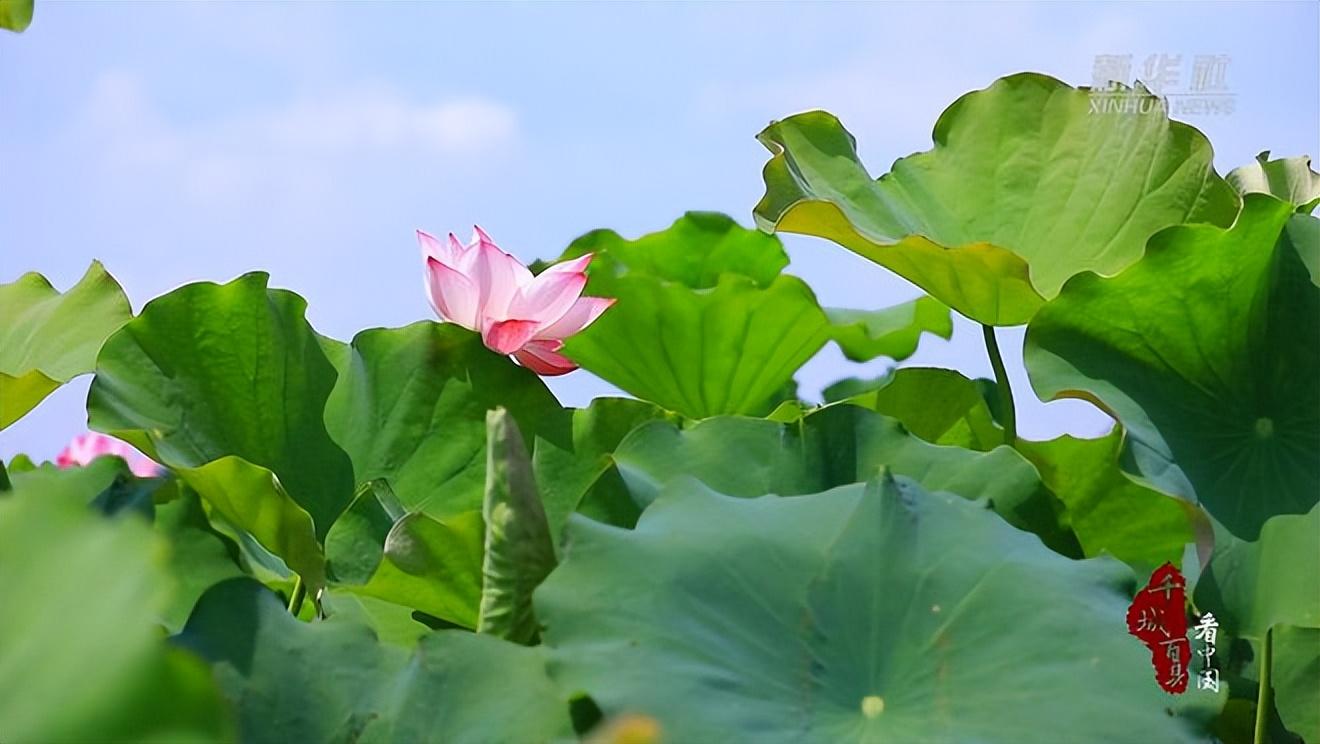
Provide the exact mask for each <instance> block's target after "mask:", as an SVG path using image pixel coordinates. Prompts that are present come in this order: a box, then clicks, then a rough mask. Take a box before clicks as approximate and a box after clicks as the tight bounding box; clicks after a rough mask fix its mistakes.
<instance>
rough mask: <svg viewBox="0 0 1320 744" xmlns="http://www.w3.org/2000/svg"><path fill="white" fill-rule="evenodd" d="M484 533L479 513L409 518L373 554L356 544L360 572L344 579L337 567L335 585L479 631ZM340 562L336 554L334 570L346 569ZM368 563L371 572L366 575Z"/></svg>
mask: <svg viewBox="0 0 1320 744" xmlns="http://www.w3.org/2000/svg"><path fill="white" fill-rule="evenodd" d="M484 535H485V527H484V525H483V524H482V520H481V512H479V511H475V510H474V511H469V512H463V513H461V514H454V515H452V516H448V517H445V518H444V519H433V518H431V517H429V516H427V515H425V514H422V513H420V512H415V513H412V514H407V515H405V516H403V517H402V518H400V519H399V520H398V521H396V522H394V523H393V524H392V525H391V526H390V527H389V529H388V531H386V532H385V534H384V537H383V542H382V543H381V544H380V545H379V546H377V547H375V549H374V550H375V555H374V556H372V555H371V554H370V553H363V552H360V551H362V550H363V549H364V547H365V545H366V543H359V544H358V545H356V546H355V547H354V549H355V550H356V551H359V552H357V553H355V556H356V558H357V560H358V568H357V571H355V573H354V574H352V575H348V576H343V575H340V574H339V573H338V570H339V569H338V568H336V571H337V573H336V576H335V578H336V582H335V584H334V586H336V587H338V588H340V589H342V590H344V591H348V592H351V593H354V594H359V595H362V596H366V597H374V598H376V599H382V600H385V601H387V602H393V603H394V604H397V605H400V606H402V607H408V608H411V609H415V610H419V611H421V612H424V613H426V614H428V615H431V616H433V617H437V618H440V619H441V620H444V621H446V622H450V623H453V624H455V625H458V626H462V627H465V628H473V629H475V628H476V627H477V617H478V608H479V607H480V604H481V562H482V546H483V540H484ZM337 558H338V556H337V555H332V556H331V564H332V566H336V567H339V566H342V565H343V563H342V561H340V560H337ZM368 562H370V568H371V570H370V573H369V574H366V575H362V574H361V573H359V572H360V571H361V570H362V568H363V567H365V566H367V565H368Z"/></svg>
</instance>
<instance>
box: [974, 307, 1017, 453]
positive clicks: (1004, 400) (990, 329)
mask: <svg viewBox="0 0 1320 744" xmlns="http://www.w3.org/2000/svg"><path fill="white" fill-rule="evenodd" d="M981 332H982V333H983V334H984V335H985V351H986V353H987V354H989V355H990V366H991V367H993V368H994V370H995V389H996V390H997V391H998V393H999V417H1000V419H1001V421H1000V423H1001V424H1003V425H1004V442H1005V443H1007V444H1009V445H1010V446H1011V445H1012V444H1013V443H1014V442H1016V441H1017V410H1016V409H1015V408H1014V407H1013V388H1012V387H1010V386H1009V384H1008V370H1006V369H1004V358H1003V356H1001V355H1000V353H999V341H998V340H997V339H995V328H994V326H988V325H982V326H981Z"/></svg>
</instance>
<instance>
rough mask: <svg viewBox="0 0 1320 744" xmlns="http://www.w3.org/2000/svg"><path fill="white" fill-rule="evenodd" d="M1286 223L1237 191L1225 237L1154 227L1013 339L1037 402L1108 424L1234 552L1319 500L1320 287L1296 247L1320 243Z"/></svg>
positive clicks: (1256, 198) (1199, 229) (1315, 234)
mask: <svg viewBox="0 0 1320 744" xmlns="http://www.w3.org/2000/svg"><path fill="white" fill-rule="evenodd" d="M1292 211H1293V210H1292V207H1291V205H1289V204H1286V203H1284V202H1281V201H1279V200H1277V199H1274V198H1272V197H1269V196H1266V195H1262V194H1250V195H1248V196H1247V197H1245V203H1244V206H1243V210H1242V214H1241V216H1240V217H1239V218H1238V220H1237V222H1236V223H1235V224H1234V225H1233V227H1232V228H1231V229H1228V230H1223V229H1219V228H1216V227H1212V226H1208V225H1200V226H1182V227H1175V228H1170V229H1168V230H1165V231H1163V232H1161V233H1159V234H1158V235H1156V236H1155V237H1154V238H1153V239H1152V240H1151V242H1150V246H1149V249H1148V251H1147V255H1146V258H1145V260H1143V261H1141V262H1140V263H1138V264H1136V265H1134V266H1132V267H1131V268H1129V269H1127V270H1126V271H1124V272H1123V273H1121V274H1119V275H1118V276H1115V277H1112V278H1102V277H1099V276H1096V275H1094V274H1084V275H1081V276H1078V277H1077V278H1076V279H1074V280H1073V281H1071V282H1070V283H1069V284H1068V286H1067V287H1066V288H1065V289H1064V291H1063V292H1062V293H1061V294H1060V295H1059V297H1058V298H1057V299H1056V300H1054V301H1053V302H1051V303H1050V304H1049V305H1047V306H1046V307H1045V308H1044V309H1043V310H1041V312H1040V314H1038V315H1037V316H1036V318H1035V319H1034V320H1033V321H1032V323H1031V326H1030V328H1029V329H1028V330H1027V338H1026V350H1025V355H1026V364H1027V369H1028V372H1029V373H1030V375H1031V382H1032V386H1033V387H1034V388H1035V390H1036V393H1037V394H1038V395H1039V396H1040V397H1041V399H1042V400H1051V399H1055V398H1061V397H1077V398H1084V399H1087V400H1091V401H1093V402H1095V403H1097V404H1098V405H1100V406H1101V407H1103V408H1105V409H1106V410H1108V411H1109V412H1111V413H1112V414H1113V415H1114V417H1115V418H1117V419H1118V420H1119V421H1120V422H1121V423H1122V424H1123V427H1124V428H1125V429H1126V430H1127V431H1128V433H1129V435H1130V437H1131V445H1132V447H1131V450H1132V459H1133V461H1134V463H1135V465H1136V466H1137V467H1138V468H1139V469H1140V471H1141V472H1142V473H1143V474H1145V475H1146V476H1147V477H1148V478H1150V479H1152V480H1154V481H1156V482H1157V483H1159V484H1160V486H1161V488H1162V489H1163V490H1170V489H1173V488H1177V487H1178V486H1179V483H1180V481H1181V482H1182V485H1181V489H1180V491H1179V495H1186V496H1189V497H1190V496H1195V497H1196V498H1198V499H1199V501H1200V502H1201V504H1202V505H1204V507H1205V508H1206V510H1207V511H1209V512H1210V514H1211V515H1213V516H1214V517H1215V518H1216V519H1217V520H1219V521H1220V522H1221V523H1223V524H1224V526H1226V527H1227V528H1228V529H1229V530H1230V531H1231V532H1233V534H1235V535H1238V536H1240V537H1243V538H1246V539H1254V538H1255V537H1256V535H1257V533H1258V532H1259V531H1260V528H1261V525H1262V524H1264V522H1265V520H1266V519H1268V518H1269V517H1271V516H1273V515H1274V514H1281V513H1291V514H1301V513H1305V512H1307V511H1309V510H1310V509H1311V507H1312V506H1314V505H1315V503H1316V502H1317V500H1320V458H1316V457H1315V456H1314V455H1315V453H1316V452H1317V451H1320V345H1317V344H1315V343H1314V340H1315V339H1314V336H1315V330H1316V318H1318V317H1320V289H1318V288H1317V286H1316V285H1315V284H1312V283H1311V282H1310V281H1308V279H1307V274H1306V269H1305V267H1304V266H1303V264H1302V261H1301V260H1300V258H1299V251H1298V248H1299V246H1298V245H1297V244H1296V242H1295V241H1296V240H1298V239H1299V238H1302V239H1311V240H1320V231H1311V232H1309V233H1307V234H1301V233H1299V232H1297V231H1295V230H1293V229H1290V228H1289V227H1288V226H1289V223H1290V220H1291V219H1293V218H1294V215H1293V213H1292ZM1296 218H1297V219H1302V220H1309V221H1312V222H1314V221H1315V220H1314V218H1312V217H1307V216H1304V215H1299V216H1296ZM1308 236H1309V237H1308ZM1312 248H1314V246H1312ZM1184 479H1185V480H1184Z"/></svg>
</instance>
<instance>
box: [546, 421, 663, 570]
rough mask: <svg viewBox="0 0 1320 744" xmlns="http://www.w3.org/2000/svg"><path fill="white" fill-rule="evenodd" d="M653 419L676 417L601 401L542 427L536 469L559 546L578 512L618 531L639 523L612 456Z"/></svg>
mask: <svg viewBox="0 0 1320 744" xmlns="http://www.w3.org/2000/svg"><path fill="white" fill-rule="evenodd" d="M653 419H665V420H675V421H676V420H678V417H677V416H676V415H675V414H672V413H668V412H667V411H665V410H664V409H663V408H660V407H659V406H656V405H654V404H652V403H647V402H645V401H640V400H633V399H630V398H597V399H595V400H593V401H592V402H591V405H590V406H588V407H586V408H579V409H568V410H566V411H564V413H563V414H562V415H560V416H559V417H557V418H556V419H555V420H554V422H553V426H542V427H541V433H540V434H538V435H537V437H536V443H535V449H534V450H533V451H532V470H533V471H534V472H535V474H536V487H537V490H538V491H539V492H540V494H541V502H542V504H543V506H544V508H545V514H546V521H547V523H548V524H549V525H550V537H551V539H553V540H554V542H555V545H556V546H559V543H560V533H561V532H562V531H563V528H564V524H566V523H567V522H568V516H569V515H570V514H572V513H573V512H575V511H582V512H583V513H585V514H589V515H590V516H591V517H592V518H593V519H597V520H600V521H605V522H609V523H611V524H619V525H620V526H631V525H632V524H633V523H634V522H636V521H637V516H638V514H639V513H640V511H639V510H638V509H637V506H636V505H635V504H634V503H633V501H632V497H631V496H630V495H629V494H628V489H627V487H626V486H625V485H624V483H623V480H622V479H621V478H620V477H619V473H618V470H617V469H616V468H615V467H614V459H613V454H614V450H615V448H616V447H618V446H619V442H621V441H622V440H623V438H624V437H625V436H627V435H628V433H629V432H631V431H632V430H633V429H635V428H637V427H638V426H640V425H641V424H643V423H645V422H647V421H651V420H653Z"/></svg>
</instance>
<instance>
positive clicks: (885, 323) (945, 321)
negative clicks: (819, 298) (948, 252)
mask: <svg viewBox="0 0 1320 744" xmlns="http://www.w3.org/2000/svg"><path fill="white" fill-rule="evenodd" d="M825 315H826V316H827V317H828V318H829V319H830V322H831V323H833V324H834V329H833V332H832V338H833V339H834V342H835V343H837V344H838V345H839V348H840V349H842V350H843V355H844V356H846V357H848V358H849V359H851V360H853V361H854V362H869V361H870V360H872V359H875V358H876V357H881V356H886V357H889V358H891V359H893V360H894V361H896V362H901V361H903V360H904V359H907V358H908V357H910V356H912V354H913V353H915V352H916V350H917V344H918V342H920V340H921V335H922V334H923V333H930V334H933V335H935V336H939V337H940V338H943V339H946V340H947V339H949V338H950V337H952V336H953V318H952V317H950V315H949V308H947V307H945V306H944V305H943V304H941V303H940V301H939V300H936V299H935V298H933V297H918V298H917V299H915V300H913V301H911V302H904V303H903V304H901V305H895V306H893V307H887V308H885V309H883V310H872V311H863V310H843V309H838V308H827V309H826V310H825Z"/></svg>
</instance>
